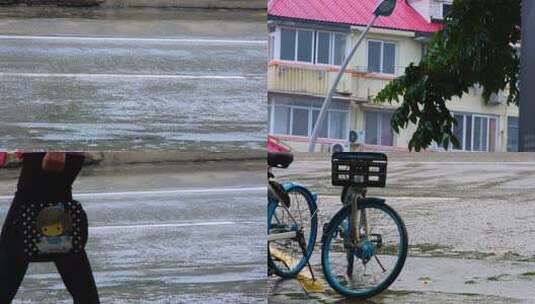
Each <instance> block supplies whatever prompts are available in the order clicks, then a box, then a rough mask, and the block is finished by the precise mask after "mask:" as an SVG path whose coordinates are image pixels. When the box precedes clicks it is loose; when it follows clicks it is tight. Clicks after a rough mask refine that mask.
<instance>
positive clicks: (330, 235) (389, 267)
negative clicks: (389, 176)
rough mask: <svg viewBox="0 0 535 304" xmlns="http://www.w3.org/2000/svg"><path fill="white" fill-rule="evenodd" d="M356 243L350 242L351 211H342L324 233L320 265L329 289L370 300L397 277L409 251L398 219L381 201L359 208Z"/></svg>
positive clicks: (347, 208)
mask: <svg viewBox="0 0 535 304" xmlns="http://www.w3.org/2000/svg"><path fill="white" fill-rule="evenodd" d="M358 209H359V213H358V216H357V218H358V229H357V230H356V231H357V233H358V234H359V241H358V242H354V241H351V240H350V236H349V235H350V227H351V226H352V225H353V224H352V223H351V218H350V214H351V208H350V207H349V206H346V207H344V208H343V209H342V210H341V211H340V212H338V214H337V215H336V216H335V217H334V218H333V219H332V220H331V222H330V223H329V225H328V226H327V229H326V231H324V237H323V245H322V265H323V272H324V275H325V278H326V279H327V282H328V283H329V285H330V286H331V287H332V288H333V289H335V290H336V291H338V292H339V293H340V294H342V295H344V296H346V297H354V298H361V299H365V298H370V297H372V296H374V295H377V294H379V293H380V292H382V291H383V290H385V289H386V288H388V287H389V286H390V285H391V284H392V283H393V282H394V281H395V280H396V278H397V277H398V275H399V274H400V272H401V269H402V268H403V265H404V263H405V259H406V257H407V251H408V237H407V230H406V228H405V224H404V223H403V221H402V219H401V218H400V216H399V215H398V214H397V213H396V211H394V209H392V208H391V207H389V206H388V205H386V204H384V202H383V201H382V200H375V199H364V200H362V201H359V204H358Z"/></svg>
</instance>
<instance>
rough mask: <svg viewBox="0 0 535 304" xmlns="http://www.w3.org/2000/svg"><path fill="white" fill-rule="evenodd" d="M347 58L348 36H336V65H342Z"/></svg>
mask: <svg viewBox="0 0 535 304" xmlns="http://www.w3.org/2000/svg"><path fill="white" fill-rule="evenodd" d="M345 58H346V35H345V34H335V35H334V59H333V60H334V64H335V65H342V63H344V60H345Z"/></svg>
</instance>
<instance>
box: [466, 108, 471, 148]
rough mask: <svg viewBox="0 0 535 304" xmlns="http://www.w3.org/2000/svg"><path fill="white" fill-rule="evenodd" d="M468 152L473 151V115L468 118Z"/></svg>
mask: <svg viewBox="0 0 535 304" xmlns="http://www.w3.org/2000/svg"><path fill="white" fill-rule="evenodd" d="M465 150H466V151H472V115H467V116H466V144H465Z"/></svg>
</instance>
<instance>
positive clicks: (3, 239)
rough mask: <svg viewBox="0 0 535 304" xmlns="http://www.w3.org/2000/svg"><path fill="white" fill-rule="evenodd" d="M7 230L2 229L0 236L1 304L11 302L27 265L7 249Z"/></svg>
mask: <svg viewBox="0 0 535 304" xmlns="http://www.w3.org/2000/svg"><path fill="white" fill-rule="evenodd" d="M4 228H6V227H4ZM7 230H8V229H3V231H2V236H0V303H2V304H3V303H6V304H9V303H11V301H13V298H15V295H16V294H17V291H18V290H19V287H20V284H21V283H22V279H23V278H24V275H25V274H26V270H27V269H28V263H27V262H26V261H24V259H23V258H22V257H21V255H20V254H17V252H14V250H12V249H11V248H10V247H9V243H10V242H11V243H12V240H10V238H9V236H8V235H7V234H8V233H9V232H8V231H7Z"/></svg>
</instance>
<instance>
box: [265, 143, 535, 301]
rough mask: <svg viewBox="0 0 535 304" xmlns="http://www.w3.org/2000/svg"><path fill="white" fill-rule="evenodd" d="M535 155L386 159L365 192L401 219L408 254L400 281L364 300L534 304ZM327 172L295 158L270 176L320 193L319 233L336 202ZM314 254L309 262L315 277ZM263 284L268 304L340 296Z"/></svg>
mask: <svg viewBox="0 0 535 304" xmlns="http://www.w3.org/2000/svg"><path fill="white" fill-rule="evenodd" d="M533 157H534V156H533V155H527V154H516V155H513V154H510V155H492V154H488V155H480V157H478V155H471V154H464V156H463V155H457V156H456V155H452V154H438V153H437V154H433V155H430V156H426V155H423V154H420V155H418V154H412V155H408V154H407V155H403V154H399V155H394V154H392V155H390V162H389V167H388V170H389V172H388V178H387V187H386V188H379V189H373V188H371V189H369V196H380V197H385V198H386V199H387V203H388V204H389V205H391V206H392V207H394V209H396V210H397V211H398V212H399V213H400V215H401V217H402V218H403V220H404V221H405V224H406V226H407V229H408V233H409V246H410V251H409V257H408V260H407V263H406V266H405V268H404V270H403V272H402V273H401V275H400V277H399V279H398V280H397V281H396V282H395V283H394V284H393V285H392V287H391V289H389V290H388V291H387V292H385V293H384V294H382V295H381V296H379V297H377V298H374V299H372V301H371V302H370V303H460V302H463V303H464V302H466V303H504V302H508V303H509V302H510V303H533V302H535V293H533V286H534V284H535V280H534V279H533V276H532V273H533V270H534V269H535V259H534V257H535V246H534V245H533V244H534V242H533V241H532V240H533V238H534V237H535V235H534V233H533V227H535V207H533V206H534V205H533V202H534V201H535V191H534V190H533V187H532V185H533V184H535V162H533V161H532V159H533ZM330 170H331V168H330V161H329V159H328V158H325V157H323V156H321V155H314V156H306V155H297V156H296V162H295V163H294V164H292V166H291V167H290V168H289V169H288V170H277V172H276V173H277V174H278V176H279V178H280V179H281V180H293V181H298V182H300V183H302V184H304V185H306V186H307V187H310V189H311V190H313V191H317V192H319V203H318V207H319V216H320V223H319V227H322V225H323V224H324V223H326V222H327V221H328V220H329V219H330V218H331V217H332V216H333V215H334V213H335V212H336V211H337V210H338V209H339V208H340V205H341V204H340V199H339V193H340V190H341V189H339V188H337V187H333V186H331V184H330ZM320 230H321V229H320ZM320 232H321V231H320ZM320 250H321V249H320V247H319V246H318V247H316V250H315V255H314V256H313V258H312V262H313V265H314V268H315V270H316V273H317V274H321V273H322V272H321V262H320V257H319V255H320ZM269 285H270V288H271V289H272V296H271V297H270V302H271V303H287V301H289V303H305V302H308V301H310V302H317V303H331V302H333V301H340V300H341V299H340V297H339V296H338V295H336V294H335V293H334V292H333V291H332V290H330V289H328V292H327V293H326V294H314V295H306V294H305V293H304V292H303V290H302V288H301V287H300V286H299V284H297V283H296V282H295V281H279V280H278V279H277V278H271V279H270V280H269ZM342 302H348V303H351V301H342Z"/></svg>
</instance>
